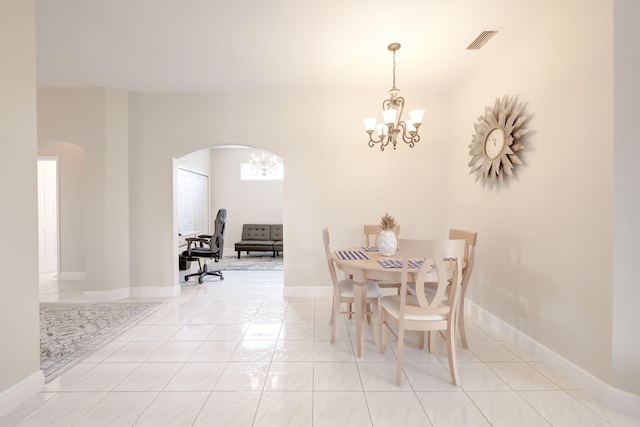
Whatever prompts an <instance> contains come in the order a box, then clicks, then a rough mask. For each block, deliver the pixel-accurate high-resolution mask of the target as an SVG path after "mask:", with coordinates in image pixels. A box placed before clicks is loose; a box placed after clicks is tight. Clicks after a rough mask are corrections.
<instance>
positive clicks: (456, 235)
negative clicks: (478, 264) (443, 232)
mask: <svg viewBox="0 0 640 427" xmlns="http://www.w3.org/2000/svg"><path fill="white" fill-rule="evenodd" d="M449 239H451V240H457V239H464V240H465V242H466V245H465V249H464V266H463V267H462V274H463V276H464V275H466V274H467V272H468V273H469V275H470V274H471V270H473V262H474V260H475V248H476V242H477V240H478V233H477V232H475V231H467V230H460V229H457V228H450V229H449Z"/></svg>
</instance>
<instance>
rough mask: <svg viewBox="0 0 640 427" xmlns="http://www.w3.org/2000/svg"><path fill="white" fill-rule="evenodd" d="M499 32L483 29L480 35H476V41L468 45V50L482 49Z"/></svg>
mask: <svg viewBox="0 0 640 427" xmlns="http://www.w3.org/2000/svg"><path fill="white" fill-rule="evenodd" d="M497 33H498V31H497V30H487V31H483V32H482V33H480V35H479V36H478V37H476V39H475V40H474V41H472V42H471V44H470V45H469V46H467V50H478V49H480V48H481V47H482V46H484V45H485V44H487V42H488V41H489V40H491V37H493V36H495V35H496V34H497Z"/></svg>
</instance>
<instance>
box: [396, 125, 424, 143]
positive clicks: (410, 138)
mask: <svg viewBox="0 0 640 427" xmlns="http://www.w3.org/2000/svg"><path fill="white" fill-rule="evenodd" d="M398 127H399V128H402V140H403V141H404V142H405V143H406V144H409V147H411V148H413V146H414V145H415V143H416V142H420V135H418V129H416V130H415V133H414V134H413V135H411V133H408V132H407V125H406V124H405V122H400V124H399V125H398Z"/></svg>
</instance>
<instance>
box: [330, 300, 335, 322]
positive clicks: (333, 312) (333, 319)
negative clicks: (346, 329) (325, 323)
mask: <svg viewBox="0 0 640 427" xmlns="http://www.w3.org/2000/svg"><path fill="white" fill-rule="evenodd" d="M335 321H336V305H335V304H333V305H332V306H331V318H330V319H329V324H330V325H333V322H335Z"/></svg>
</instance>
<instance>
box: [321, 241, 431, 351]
mask: <svg viewBox="0 0 640 427" xmlns="http://www.w3.org/2000/svg"><path fill="white" fill-rule="evenodd" d="M332 255H333V260H334V262H335V263H336V266H337V267H338V269H339V270H340V271H342V272H343V273H344V274H345V275H346V276H347V277H350V278H352V279H353V280H354V282H355V283H354V286H353V300H354V304H353V305H354V309H353V311H354V314H355V320H356V337H357V345H356V355H357V356H358V357H362V356H363V354H364V331H363V328H364V324H365V323H366V307H365V301H366V296H367V287H366V285H365V281H366V280H376V281H385V282H394V283H400V280H401V277H402V259H401V258H400V257H399V256H397V257H396V256H391V257H388V256H383V255H381V254H380V252H378V248H376V247H356V248H349V249H344V250H337V251H334V252H333V254H332ZM418 270H419V266H418V265H415V266H414V268H410V269H408V270H407V273H408V274H409V275H411V276H412V275H413V274H415V273H417V272H418ZM411 276H409V277H411ZM379 329H380V325H379V324H376V323H374V324H373V330H374V334H373V335H374V339H375V340H376V342H377V340H378V337H379Z"/></svg>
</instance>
